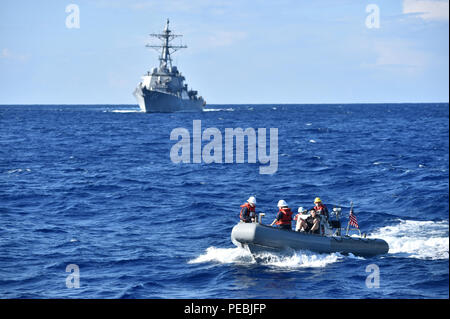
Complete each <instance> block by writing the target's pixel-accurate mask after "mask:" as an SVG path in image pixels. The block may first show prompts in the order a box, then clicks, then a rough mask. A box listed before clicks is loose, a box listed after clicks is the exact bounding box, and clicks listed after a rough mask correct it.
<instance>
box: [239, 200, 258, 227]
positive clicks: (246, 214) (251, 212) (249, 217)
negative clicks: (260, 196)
mask: <svg viewBox="0 0 450 319" xmlns="http://www.w3.org/2000/svg"><path fill="white" fill-rule="evenodd" d="M255 207H256V198H255V196H250V198H249V199H247V202H246V203H244V204H242V205H241V213H240V214H239V218H240V219H241V221H243V222H244V223H251V222H252V221H254V220H255V216H256V211H255Z"/></svg>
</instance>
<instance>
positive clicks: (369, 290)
mask: <svg viewBox="0 0 450 319" xmlns="http://www.w3.org/2000/svg"><path fill="white" fill-rule="evenodd" d="M193 120H201V123H202V129H206V128H208V127H215V128H218V129H219V130H220V131H221V132H222V133H223V132H224V130H225V128H237V127H241V128H244V129H245V128H248V127H251V128H255V129H256V128H267V129H269V128H278V170H277V172H276V173H275V174H273V175H263V174H259V167H260V165H261V164H259V163H256V164H249V163H247V161H246V162H245V163H228V164H225V163H223V164H218V163H213V164H206V163H204V162H202V163H195V164H194V163H189V164H187V163H183V164H175V163H173V162H172V161H171V159H170V150H171V148H172V146H173V145H174V144H175V143H176V141H171V140H170V133H171V131H172V130H173V129H174V128H178V127H182V128H186V129H188V130H189V131H190V132H191V133H192V125H193ZM267 131H269V130H267ZM191 137H192V136H191ZM448 138H449V109H448V104H447V103H446V104H370V105H358V104H351V105H212V106H207V109H206V111H205V112H203V113H201V114H200V113H176V114H144V113H140V112H139V111H138V109H137V108H136V106H133V105H119V106H115V105H97V106H83V105H28V106H5V105H4V106H0V214H1V220H0V297H2V298H448V297H449V263H448V262H449V259H448V258H449V253H448V252H449V231H448V230H449V226H448V219H449V205H448V200H449V173H448V169H449V158H448V155H449V141H448ZM250 195H256V197H257V201H258V205H257V210H258V211H264V212H265V213H266V217H265V221H266V222H267V223H269V222H271V221H272V219H273V217H275V213H276V203H277V201H278V200H279V199H284V200H286V201H287V202H288V203H289V205H290V206H291V207H292V208H293V209H296V208H297V207H298V206H304V207H309V206H312V205H313V204H312V202H313V199H314V198H315V197H317V196H319V197H321V198H322V200H323V201H324V203H325V204H327V205H328V207H329V208H332V207H333V206H334V205H340V206H342V207H343V212H344V213H343V217H344V218H343V222H344V223H346V221H347V214H348V209H349V205H350V201H353V202H354V204H355V214H356V216H357V218H358V222H359V224H360V226H361V228H362V230H363V232H366V233H367V234H368V236H369V237H378V238H383V239H385V240H386V241H387V242H388V243H389V245H390V253H389V254H388V255H386V256H380V257H374V258H361V257H355V256H352V255H350V256H343V255H340V254H317V253H313V252H308V251H298V252H295V253H294V254H293V255H292V256H273V258H271V259H270V261H267V262H263V263H256V262H255V261H254V260H253V259H252V257H251V256H250V255H249V254H248V253H247V252H246V251H243V250H242V249H240V248H237V247H235V246H234V245H233V244H232V243H231V240H230V232H231V229H232V227H233V226H234V225H235V223H236V222H237V221H238V215H239V211H240V208H239V205H241V204H242V203H243V202H244V201H245V200H246V199H247V198H248V196H250ZM69 264H75V265H77V266H78V267H79V270H80V277H79V279H80V287H79V288H68V287H67V286H66V279H67V277H68V276H69V275H70V273H68V272H66V267H67V265H69ZM370 265H376V266H377V267H378V269H379V286H378V287H373V286H370V285H367V284H366V281H367V279H368V276H369V275H370V272H367V269H368V266H370Z"/></svg>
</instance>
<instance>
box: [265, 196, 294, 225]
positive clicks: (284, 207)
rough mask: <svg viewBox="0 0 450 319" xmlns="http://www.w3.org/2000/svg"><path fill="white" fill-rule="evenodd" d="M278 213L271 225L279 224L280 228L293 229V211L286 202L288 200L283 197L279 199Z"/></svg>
mask: <svg viewBox="0 0 450 319" xmlns="http://www.w3.org/2000/svg"><path fill="white" fill-rule="evenodd" d="M277 206H278V214H277V218H275V219H274V221H273V222H272V224H270V226H273V225H274V224H275V225H278V226H279V228H281V229H287V230H291V229H292V224H291V222H292V211H291V209H290V208H289V207H288V204H287V203H286V201H284V200H283V199H280V200H279V201H278V205H277Z"/></svg>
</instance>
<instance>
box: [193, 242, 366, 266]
mask: <svg viewBox="0 0 450 319" xmlns="http://www.w3.org/2000/svg"><path fill="white" fill-rule="evenodd" d="M352 257H353V258H361V257H354V256H353V255H351V256H350V258H352ZM342 258H345V256H343V255H341V254H339V253H332V254H318V253H313V252H309V251H292V254H288V255H284V254H274V253H262V254H258V255H256V260H257V261H256V260H255V258H253V256H252V255H251V254H250V252H249V251H247V250H246V249H244V248H240V247H235V248H216V247H208V248H207V249H206V251H205V253H204V254H202V255H200V256H198V257H197V258H195V259H192V260H190V261H189V262H188V263H189V264H197V263H220V264H237V265H246V264H256V263H258V264H260V265H264V266H268V267H274V268H282V269H298V268H308V267H310V268H321V267H325V266H326V265H328V264H332V263H335V262H337V261H339V260H341V259H342ZM361 259H363V258H361Z"/></svg>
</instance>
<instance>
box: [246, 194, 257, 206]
mask: <svg viewBox="0 0 450 319" xmlns="http://www.w3.org/2000/svg"><path fill="white" fill-rule="evenodd" d="M247 202H248V203H249V204H252V205H256V198H255V196H250V197H249V198H248V199H247Z"/></svg>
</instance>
